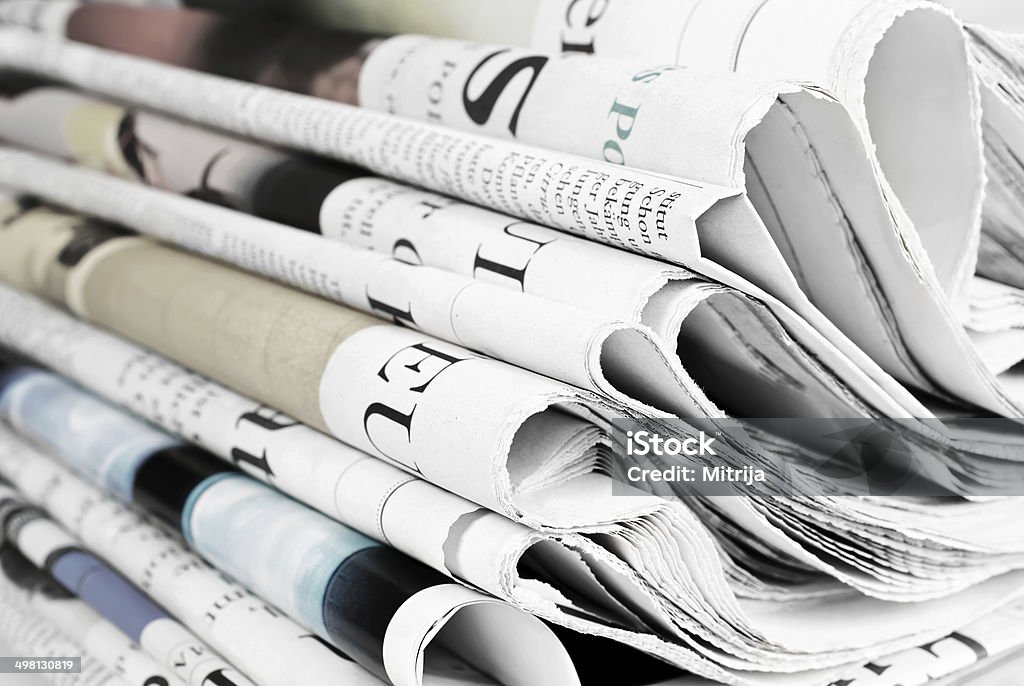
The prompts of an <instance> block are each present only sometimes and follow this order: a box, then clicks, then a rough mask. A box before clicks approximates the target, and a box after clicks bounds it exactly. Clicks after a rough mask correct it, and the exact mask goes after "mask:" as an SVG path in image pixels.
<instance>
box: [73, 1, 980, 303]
mask: <svg viewBox="0 0 1024 686" xmlns="http://www.w3.org/2000/svg"><path fill="white" fill-rule="evenodd" d="M224 2H225V0H203V2H200V3H198V4H201V5H206V6H211V5H212V6H218V5H221V4H223V3H224ZM186 4H193V3H186ZM271 4H272V5H274V6H275V8H276V9H278V10H284V11H287V12H291V13H293V14H296V15H299V16H301V17H303V18H306V19H309V18H313V19H316V20H317V23H318V24H320V25H330V26H338V27H344V28H349V29H356V30H363V31H372V32H383V33H427V34H434V35H440V36H448V37H452V38H462V39H468V40H474V41H481V42H487V43H495V44H500V45H514V46H521V47H532V48H535V49H538V50H540V51H542V52H544V53H548V54H552V53H568V54H572V55H580V54H582V55H595V56H597V57H602V58H603V57H608V58H613V59H624V60H631V61H635V62H638V63H641V64H648V65H685V66H687V67H703V68H708V69H711V70H715V71H736V72H741V73H748V74H754V75H767V76H769V77H777V78H785V79H790V80H796V81H802V82H809V83H816V84H819V85H820V86H823V87H825V88H827V89H829V90H830V91H832V92H834V93H835V94H836V95H837V96H838V97H839V99H840V100H841V101H842V102H843V104H844V105H846V106H847V108H849V110H850V111H851V113H852V114H853V115H854V118H855V120H856V122H857V125H858V128H859V129H860V131H861V133H862V135H863V136H864V139H865V142H866V144H867V148H868V150H870V151H876V148H877V152H873V157H875V159H876V161H877V163H878V165H879V166H880V168H881V170H882V171H883V172H884V175H885V183H886V184H887V185H889V186H890V187H891V189H892V190H893V191H895V193H896V194H897V195H898V196H899V198H900V202H901V203H902V205H903V206H904V207H905V208H906V210H907V212H908V214H909V215H910V217H911V219H912V221H913V223H914V224H915V225H916V226H917V230H918V232H919V233H920V235H921V240H922V242H923V243H924V246H925V247H926V249H927V252H928V256H929V257H930V260H931V262H932V264H933V265H934V267H935V271H936V273H937V275H938V277H939V282H940V283H941V284H942V287H943V289H944V291H945V292H946V293H947V294H948V295H949V297H950V299H951V300H952V301H953V302H955V303H957V305H958V307H957V311H963V309H964V307H965V306H966V301H965V295H966V288H967V285H968V283H969V280H970V277H971V276H972V275H973V273H974V266H975V263H976V259H977V246H978V233H979V222H980V212H981V202H982V186H983V183H984V174H983V168H982V162H981V155H980V143H979V138H978V135H977V125H978V117H979V102H978V95H977V82H976V80H975V78H974V76H973V74H972V73H971V72H970V70H969V69H968V66H967V63H966V53H967V48H966V45H965V40H964V36H963V33H962V31H961V27H960V25H959V23H958V22H957V21H956V20H955V18H954V17H953V16H952V13H951V12H949V11H948V10H945V9H944V8H942V7H939V6H937V5H935V4H934V3H931V2H925V1H924V0H898V1H895V2H894V1H892V0H842V1H841V2H830V3H821V2H816V1H815V0H802V1H796V0H788V1H785V2H782V1H778V0H775V1H768V2H766V1H765V0H743V1H742V2H729V3H722V2H711V1H710V0H706V1H702V0H687V1H686V2H676V1H674V0H659V1H658V2H651V1H650V0H613V1H611V2H600V3H593V2H580V0H556V1H555V2H540V1H539V0H527V1H526V2H522V1H520V0H514V1H512V0H509V1H507V2H492V3H489V4H488V8H487V10H486V11H484V10H483V9H481V8H480V7H478V6H477V5H476V4H475V3H472V2H467V1H463V2H448V3H444V5H443V6H440V5H439V4H437V3H435V4H434V5H431V6H423V5H421V3H417V2H411V1H410V0H383V1H378V0H372V1H368V0H309V1H303V2H300V3H276V2H275V3H271ZM82 12H83V15H84V16H87V15H88V10H87V9H83V10H82ZM97 14H100V12H97ZM108 16H113V13H112V14H111V15H108ZM83 23H84V22H83ZM73 24H74V21H73V20H72V21H71V22H69V23H68V24H67V25H66V28H67V29H71V28H72V26H73ZM93 31H95V32H97V33H99V32H101V31H102V29H95V28H94V29H93ZM516 87H517V88H519V87H521V85H520V86H516ZM939 102H941V103H942V105H938V104H937V103H939ZM600 140H604V138H601V139H600ZM613 140H614V139H613Z"/></svg>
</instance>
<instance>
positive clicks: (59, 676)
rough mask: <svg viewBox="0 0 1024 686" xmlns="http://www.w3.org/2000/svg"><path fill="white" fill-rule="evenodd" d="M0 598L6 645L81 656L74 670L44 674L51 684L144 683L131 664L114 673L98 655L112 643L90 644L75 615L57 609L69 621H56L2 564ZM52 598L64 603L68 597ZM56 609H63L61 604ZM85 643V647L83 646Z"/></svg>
mask: <svg viewBox="0 0 1024 686" xmlns="http://www.w3.org/2000/svg"><path fill="white" fill-rule="evenodd" d="M0 550H3V552H4V560H5V562H6V561H7V560H8V559H9V551H10V550H11V548H10V546H3V548H2V549H0ZM0 601H2V602H3V607H4V611H3V612H0V637H2V638H3V640H4V643H5V644H6V645H8V646H10V647H11V648H13V649H14V650H16V651H18V652H19V653H21V654H22V655H25V656H29V655H31V656H34V657H37V658H44V659H47V658H49V659H54V660H59V659H63V658H67V657H80V658H81V661H80V665H81V670H80V671H79V672H78V673H74V672H65V673H53V674H47V675H46V679H47V681H48V682H49V683H52V684H55V686H145V683H146V682H145V681H144V680H140V679H139V677H140V676H141V675H140V674H138V673H136V672H134V671H129V670H130V668H131V667H132V666H134V665H130V666H129V665H126V671H125V672H124V673H123V674H118V673H117V672H116V671H114V668H113V664H110V663H106V662H104V661H103V659H102V657H107V656H109V655H111V654H116V653H117V645H116V643H115V644H113V645H110V646H109V647H110V648H111V649H110V650H107V648H108V645H107V644H105V645H100V646H96V645H94V644H92V643H91V642H90V641H89V636H88V635H85V634H80V633H78V629H82V630H85V631H89V628H90V624H89V622H88V621H86V622H85V623H81V622H77V621H75V620H77V619H79V617H74V618H71V617H67V616H66V614H65V613H63V612H61V613H60V614H59V615H58V617H59V619H60V620H65V619H70V620H71V621H69V622H68V623H67V624H58V617H53V616H49V615H47V613H46V612H45V611H44V610H42V609H41V608H40V607H39V605H38V604H32V603H31V602H30V600H29V597H28V593H27V591H26V590H25V589H22V588H20V587H19V586H18V585H17V583H16V581H15V580H13V579H11V578H10V576H9V572H8V567H7V566H6V565H5V567H4V569H3V571H2V572H0ZM54 602H55V603H61V604H62V605H63V606H66V604H67V603H68V602H69V601H67V600H60V601H54ZM47 605H49V603H48V604H47ZM60 609H61V610H63V609H64V607H61V608H60ZM85 609H88V608H85ZM93 616H94V617H95V615H93ZM86 645H88V646H89V647H88V648H86V647H85V646H86ZM94 647H99V648H100V650H101V652H100V653H99V655H98V656H94V654H93V653H92V651H91V649H92V648H94ZM100 656H102V657H100ZM44 683H45V682H44Z"/></svg>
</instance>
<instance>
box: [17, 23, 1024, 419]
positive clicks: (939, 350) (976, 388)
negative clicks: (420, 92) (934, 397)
mask: <svg viewBox="0 0 1024 686" xmlns="http://www.w3.org/2000/svg"><path fill="white" fill-rule="evenodd" d="M11 31H14V30H13V29H11ZM16 35H18V36H19V40H24V41H28V42H32V41H36V42H41V43H45V42H46V41H45V39H42V38H33V37H32V36H30V35H28V34H16ZM7 44H9V43H5V45H7ZM51 47H52V48H53V49H52V50H51V52H50V53H49V54H48V55H47V56H46V60H48V61H49V62H50V63H57V62H59V61H60V59H61V58H62V59H63V60H64V62H65V65H64V67H63V68H61V69H58V70H57V72H58V73H59V74H60V76H61V78H63V79H64V80H67V81H71V82H73V83H76V84H78V85H82V86H86V85H88V86H90V87H92V88H93V89H97V88H99V89H101V90H103V92H105V93H107V94H109V95H115V96H118V97H123V98H128V99H133V100H134V101H135V102H141V101H142V100H144V101H145V103H144V104H147V105H150V106H154V107H158V108H159V107H163V108H166V109H170V110H172V111H175V112H177V113H179V114H183V115H186V116H192V117H194V118H197V119H198V120H200V121H204V122H206V123H209V124H214V125H219V126H221V127H222V128H230V129H233V130H235V131H237V132H239V133H248V134H258V135H259V136H260V137H261V138H265V139H267V140H270V141H273V142H278V143H289V144H290V145H292V146H293V147H298V148H300V149H305V150H307V151H318V152H321V153H324V154H327V155H331V151H332V149H334V148H336V147H337V146H336V145H335V144H336V142H337V141H338V140H339V138H338V137H337V136H336V135H335V134H334V133H333V132H332V131H331V129H332V127H335V126H337V125H339V123H340V122H343V121H346V113H350V112H353V111H352V110H350V109H349V108H346V107H345V106H344V105H342V104H336V103H328V102H325V101H322V100H318V99H308V98H303V97H302V96H298V95H291V94H288V93H282V92H280V91H278V90H266V89H260V88H259V87H256V86H243V85H242V84H235V83H228V82H224V81H222V80H219V79H216V78H215V77H210V76H203V75H199V74H194V73H193V74H184V73H182V72H179V71H176V70H174V69H172V68H166V67H160V66H159V65H154V64H151V63H144V62H139V61H137V60H132V59H131V58H128V57H117V56H112V55H105V56H104V55H101V54H100V53H95V52H90V51H89V48H87V47H85V46H73V45H63V46H58V45H56V44H51ZM14 52H15V53H16V55H17V57H16V58H15V59H17V60H18V61H19V62H20V63H21V65H22V67H23V68H31V69H34V70H36V71H37V72H40V73H54V72H53V70H52V69H50V68H46V69H40V63H39V62H38V61H35V67H30V65H29V64H28V62H32V61H33V60H29V59H27V56H28V53H30V52H31V51H30V50H28V48H27V46H24V45H23V46H21V47H20V49H19V50H16V51H14ZM54 55H57V56H56V57H54ZM37 57H43V56H42V55H38V56H37ZM95 59H102V60H103V64H104V67H103V68H90V69H86V70H82V69H81V67H82V66H83V65H86V66H88V65H90V64H94V62H93V61H94V60H95ZM126 60H127V62H128V64H132V65H133V67H132V68H128V69H127V71H126V72H125V73H124V74H120V72H118V71H117V69H118V67H117V66H115V65H121V67H120V68H121V69H125V68H126V65H125V61H126ZM94 66H95V65H94ZM108 74H110V75H113V74H120V75H119V76H118V77H117V79H116V82H115V83H108V84H102V85H101V84H99V83H97V81H102V80H104V77H105V75H108ZM157 74H161V75H163V80H161V77H159V76H157ZM143 75H145V78H143ZM182 77H184V78H187V80H188V82H189V86H187V87H186V86H181V87H177V86H175V85H174V83H172V82H171V81H169V80H168V79H176V78H182ZM127 79H138V83H134V84H133V87H131V88H125V87H124V86H125V84H126V83H127ZM214 83H216V84H218V86H217V96H216V97H214V96H213V95H211V96H210V97H209V98H204V99H201V100H202V101H203V102H204V107H203V108H202V110H201V111H200V110H199V109H197V108H196V107H195V106H194V102H196V101H195V100H192V99H189V100H188V101H187V102H182V101H181V100H180V98H179V97H178V96H180V94H181V93H183V92H186V91H187V92H190V93H194V92H197V89H200V88H202V87H203V86H202V84H208V85H209V86H211V90H212V85H213V84H214ZM161 84H162V85H164V86H167V88H166V89H161V88H160V86H161ZM104 86H105V87H104ZM232 87H234V89H232ZM154 89H156V90H159V91H160V92H159V93H158V94H157V96H156V97H153V98H142V97H141V95H142V94H143V93H146V92H151V91H152V90H154ZM232 90H233V91H234V92H236V93H237V97H238V98H245V100H246V101H247V102H248V101H249V100H248V98H249V96H250V95H252V94H253V93H259V94H261V95H262V96H263V97H264V98H266V99H268V100H270V101H272V102H273V103H274V107H275V108H277V109H274V110H273V111H274V112H277V113H279V114H280V116H281V117H285V118H287V117H299V118H300V119H295V120H294V121H311V120H308V119H306V117H308V116H314V117H318V116H319V114H318V113H320V112H322V110H324V108H326V109H328V110H333V111H334V116H333V117H331V118H330V120H329V121H327V120H323V121H322V122H321V124H317V125H312V124H311V125H310V126H311V127H312V128H309V127H306V126H305V125H303V126H301V127H299V126H295V127H291V126H286V125H285V121H286V119H280V120H279V119H277V118H276V117H272V116H270V114H269V113H270V112H271V109H270V106H269V103H268V102H267V101H261V103H262V104H260V105H258V106H256V105H253V106H252V107H253V108H252V109H250V108H249V107H248V106H247V107H236V106H235V105H236V104H237V102H240V101H232V100H229V99H227V98H226V97H225V96H226V93H228V92H232ZM140 98H141V100H140ZM175 102H177V103H179V106H177V107H175V106H173V104H174V103H175ZM300 103H301V104H300ZM222 104H223V107H221V105H222ZM293 106H294V107H295V109H292V107H293ZM282 107H283V108H286V109H281V108H282ZM213 110H216V112H215V113H214V112H213ZM358 112H359V114H358V115H356V116H357V117H360V118H362V117H372V116H374V115H371V114H370V113H367V112H366V111H365V110H361V111H358ZM251 115H256V116H257V117H258V118H259V119H260V124H261V125H260V126H256V127H255V128H253V126H252V125H250V123H248V120H250V118H251ZM288 121H291V120H288ZM317 121H320V120H317ZM391 121H392V122H397V121H402V122H403V124H402V126H406V125H409V126H411V125H412V124H411V123H409V122H406V121H405V120H395V119H391ZM421 126H424V127H428V128H430V125H429V124H423V125H421ZM310 132H314V133H313V134H311V133H310ZM438 135H445V136H450V135H456V134H454V133H445V134H440V133H439V134H438ZM311 136H312V137H311ZM463 136H465V138H463ZM459 140H478V139H477V138H476V137H475V136H472V135H470V134H459ZM320 143H323V144H324V145H320ZM370 144H372V142H371V140H370V137H369V136H363V137H362V138H360V140H359V142H358V145H359V146H360V147H362V146H365V145H370ZM492 145H499V143H497V142H494V143H492ZM502 145H510V146H515V145H516V144H514V143H507V144H502ZM333 156H334V157H339V158H341V159H343V160H346V161H350V162H357V163H358V162H359V160H358V159H355V158H353V157H351V156H347V155H344V154H340V155H339V154H338V153H337V151H335V153H334V154H333ZM434 159H435V160H436V158H434ZM367 166H368V167H369V168H372V169H374V170H375V171H380V172H382V173H384V174H389V173H391V175H397V176H398V178H404V179H406V180H410V181H416V178H414V177H417V176H418V174H414V175H413V177H409V176H402V175H401V174H397V172H396V173H392V172H389V171H388V170H387V169H383V168H379V167H374V165H373V164H370V163H367ZM406 169H407V171H408V168H406ZM416 169H419V168H418V167H417V168H415V169H413V171H415V170H416ZM419 182H420V183H421V184H424V185H426V186H428V187H431V182H430V181H429V180H427V179H425V178H420V179H419ZM433 188H438V186H437V185H434V186H433ZM440 189H441V190H444V189H443V188H440ZM455 192H456V194H457V195H461V196H462V197H469V196H467V195H465V194H461V193H459V192H458V191H455ZM470 199H473V200H478V201H482V202H484V203H485V204H490V205H492V206H497V207H498V208H499V209H501V208H503V207H504V206H503V205H502V203H497V202H494V199H493V198H492V199H491V202H490V203H487V199H482V198H475V197H470ZM509 209H511V210H512V211H513V213H516V211H515V208H509ZM519 216H523V214H522V213H521V212H520V213H519ZM540 221H541V222H545V221H547V223H548V224H550V225H553V226H556V227H558V226H559V224H558V222H554V221H551V220H550V219H548V220H544V219H540ZM727 223H729V224H731V225H737V224H736V222H727ZM741 223H742V222H741ZM563 228H564V227H563ZM712 234H716V235H723V234H721V232H718V231H715V230H711V231H709V232H707V235H712ZM885 237H887V240H890V241H894V243H893V244H892V245H876V246H874V248H873V249H874V250H875V253H874V254H875V255H876V257H877V258H878V259H879V260H882V261H883V262H885V263H888V264H889V265H890V266H892V265H895V269H882V268H879V271H878V273H879V274H887V275H889V276H890V278H893V279H895V281H894V282H893V284H892V290H890V291H889V292H890V293H891V294H892V296H893V298H894V299H895V300H897V301H898V303H899V309H900V311H902V312H905V313H912V314H913V317H914V319H915V321H917V320H920V319H921V318H924V317H926V318H927V321H929V322H931V324H930V325H928V326H913V327H905V332H904V333H905V334H906V335H907V336H911V337H912V338H913V339H914V340H915V346H914V352H915V355H917V356H918V357H919V358H920V359H921V360H922V361H921V364H922V365H923V366H927V368H928V369H930V370H931V372H930V373H931V374H936V375H938V376H939V377H940V378H942V379H943V386H945V387H947V390H946V391H945V392H946V393H949V392H953V393H954V395H955V396H957V397H960V398H962V399H964V400H967V401H969V402H971V403H972V404H976V405H981V406H983V407H985V408H986V409H989V410H990V411H993V412H997V413H999V414H1002V415H1005V416H1018V415H1019V414H1020V409H1019V408H1018V399H1017V397H1016V389H1017V384H1016V383H1015V377H1013V376H1012V375H1011V377H1009V378H1008V379H1004V381H1005V382H1006V384H1004V385H1000V384H999V383H998V382H997V381H996V380H994V379H993V374H992V372H991V371H989V370H987V369H985V367H984V363H983V361H982V360H981V359H980V358H979V357H978V355H977V352H976V351H975V350H974V349H973V348H972V347H971V344H970V340H969V339H968V337H967V336H966V334H965V333H964V331H963V329H962V328H961V327H960V326H959V325H956V324H955V318H954V315H953V313H952V311H951V309H950V305H949V303H948V302H946V300H945V299H944V298H942V297H939V295H940V294H938V293H935V292H932V291H931V290H929V287H928V284H929V283H930V281H929V280H927V279H926V280H925V282H923V283H922V282H921V281H920V280H919V279H918V276H917V275H916V274H915V272H914V270H913V269H911V268H909V267H908V265H907V264H906V262H905V261H904V259H905V255H906V253H905V251H904V247H905V246H904V245H903V243H902V242H901V241H899V240H897V236H896V235H895V234H892V233H886V234H885ZM769 242H770V239H769ZM748 245H749V244H748ZM773 250H774V248H773ZM726 252H730V251H728V250H727V251H726ZM731 252H734V253H735V251H731ZM741 253H742V255H744V256H745V257H744V259H746V257H750V256H752V255H753V253H752V252H751V251H749V250H745V251H741ZM736 254H740V253H736ZM757 262H758V264H760V265H761V266H762V267H763V266H764V265H765V264H767V263H766V262H765V261H764V260H760V259H759V260H757ZM691 266H692V265H691ZM727 266H728V265H727ZM695 270H696V271H699V272H702V273H708V274H712V275H713V276H714V277H715V278H718V279H721V280H726V281H727V282H729V281H731V280H733V279H734V278H735V277H730V276H728V275H727V274H723V273H722V272H723V270H722V269H721V268H719V267H716V266H714V265H712V264H711V263H710V261H709V260H703V261H702V266H701V267H700V268H695ZM769 271H770V272H771V273H772V274H779V273H780V272H779V271H778V270H777V269H776V268H775V267H771V268H770V269H769ZM786 273H787V274H788V270H786ZM786 281H787V283H785V284H783V283H778V282H773V286H774V288H769V290H770V291H772V292H775V293H786V294H787V295H788V297H787V298H784V299H785V300H786V301H787V303H789V304H791V305H794V306H795V307H796V309H797V311H798V312H799V313H800V314H801V315H804V316H805V317H808V318H809V319H810V320H811V321H812V322H813V323H814V325H815V326H818V327H819V328H820V329H822V330H826V331H829V330H834V326H831V325H829V326H820V321H821V320H824V319H825V317H823V316H822V315H821V314H820V312H818V313H817V314H815V312H817V311H816V308H814V307H813V306H811V305H810V303H809V302H807V300H806V296H804V295H803V294H802V292H800V291H799V290H798V289H795V282H793V281H792V279H791V275H789V277H787V279H786ZM787 284H788V285H787ZM897 285H898V286H899V287H898V288H897V287H896V286H897ZM932 326H935V327H938V328H939V329H940V330H943V331H942V333H941V335H932V336H931V337H928V336H925V335H923V332H925V331H934V329H932V328H931V327H932ZM925 360H927V364H926V363H925ZM951 360H952V361H957V362H958V364H957V368H958V369H959V370H960V371H959V372H957V373H953V372H952V371H951V370H952V369H953V368H954V367H953V365H951V364H949V361H951ZM917 381H918V383H920V384H921V385H928V384H927V378H926V377H919V378H918V379H917ZM1007 384H1008V385H1007ZM932 390H933V393H937V394H939V395H943V391H942V390H940V389H937V388H936V389H932Z"/></svg>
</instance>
